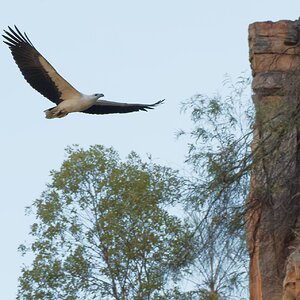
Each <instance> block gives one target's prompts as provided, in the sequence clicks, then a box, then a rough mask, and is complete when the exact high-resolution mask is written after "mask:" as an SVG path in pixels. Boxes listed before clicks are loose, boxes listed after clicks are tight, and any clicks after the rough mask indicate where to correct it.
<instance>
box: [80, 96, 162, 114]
mask: <svg viewBox="0 0 300 300" xmlns="http://www.w3.org/2000/svg"><path fill="white" fill-rule="evenodd" d="M164 101H165V99H163V100H160V101H158V102H156V103H153V104H130V103H121V102H113V101H107V100H99V101H98V102H97V103H96V104H95V105H93V106H91V107H90V108H88V109H86V110H83V111H82V112H83V113H87V114H116V113H119V114H122V113H129V112H134V111H139V110H143V111H147V110H148V109H153V108H154V107H155V106H156V105H159V104H161V103H163V102H164Z"/></svg>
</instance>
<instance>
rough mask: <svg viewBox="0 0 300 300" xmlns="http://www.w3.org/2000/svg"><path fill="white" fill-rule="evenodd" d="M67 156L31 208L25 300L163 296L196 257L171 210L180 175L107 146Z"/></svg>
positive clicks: (20, 295) (178, 192)
mask: <svg viewBox="0 0 300 300" xmlns="http://www.w3.org/2000/svg"><path fill="white" fill-rule="evenodd" d="M67 154H68V157H67V159H66V160H65V161H64V162H63V164H62V166H61V168H60V170H59V171H52V172H51V179H52V180H51V183H50V184H48V185H47V188H46V190H45V191H44V192H43V193H42V195H41V197H40V199H38V200H36V201H35V202H34V203H33V205H32V207H31V208H30V211H31V213H34V214H35V217H36V220H37V221H36V223H34V224H33V225H32V226H31V236H32V238H33V242H32V243H31V244H30V245H29V247H28V246H24V245H22V246H20V250H22V251H23V252H24V253H28V252H29V253H32V255H33V262H32V264H31V265H30V266H27V267H24V268H23V269H22V274H21V276H20V278H19V290H18V299H31V300H32V299H49V300H50V299H55V300H57V299H67V300H72V299H85V300H86V299H119V300H121V299H122V300H125V299H136V300H138V299H141V300H142V299H154V298H157V299H159V295H160V293H162V295H163V292H162V291H163V289H164V285H165V284H166V283H167V282H168V279H170V278H171V277H170V276H171V275H176V274H179V272H180V269H181V268H182V267H184V266H186V265H187V263H188V262H189V260H190V259H191V255H189V253H190V249H191V248H192V245H191V238H190V234H189V232H188V227H187V226H186V225H184V224H183V223H182V221H181V220H180V219H179V218H177V217H175V216H171V215H170V214H169V213H168V212H167V211H166V209H165V208H166V206H167V205H168V204H170V203H172V202H174V201H178V200H179V199H180V197H181V190H182V180H181V178H180V177H179V175H178V173H177V172H176V171H173V170H171V169H170V168H166V167H162V166H159V165H157V164H154V163H152V162H151V161H149V162H147V163H144V162H142V160H141V159H140V158H139V156H138V155H137V154H135V153H131V154H130V155H129V156H128V157H127V159H126V161H125V162H122V161H121V160H120V158H119V156H118V154H117V153H116V151H114V150H113V149H112V148H108V149H107V148H104V147H102V146H93V147H90V148H89V149H88V150H83V149H81V148H77V147H70V148H68V149H67Z"/></svg>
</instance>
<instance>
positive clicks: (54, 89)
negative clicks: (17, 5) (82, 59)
mask: <svg viewBox="0 0 300 300" xmlns="http://www.w3.org/2000/svg"><path fill="white" fill-rule="evenodd" d="M8 29H9V31H6V30H4V32H5V35H2V36H3V37H4V38H5V41H4V43H5V44H7V45H8V46H9V48H10V51H11V53H12V56H13V58H14V60H15V62H16V64H17V65H18V67H19V69H20V70H21V72H22V74H23V76H24V78H25V79H26V81H27V82H28V83H29V84H30V85H31V86H32V87H33V88H34V89H36V90H37V91H38V92H39V93H41V94H42V95H43V96H44V97H46V98H48V99H49V100H50V101H52V102H54V103H55V104H56V106H55V107H52V108H49V109H47V110H45V114H46V118H47V119H53V118H62V117H65V116H66V115H67V114H69V113H71V112H83V113H87V114H112V113H128V112H134V111H139V110H143V111H147V109H152V108H154V107H155V106H156V105H158V104H161V103H163V102H164V100H160V101H158V102H156V103H153V104H133V103H132V104H130V103H120V102H113V101H107V100H102V99H101V100H100V99H99V98H101V97H104V95H103V94H93V95H85V94H82V93H80V92H79V91H78V90H76V89H75V88H74V87H73V86H72V85H71V84H70V83H68V82H67V81H66V80H65V79H64V78H63V77H62V76H60V75H59V74H58V73H57V72H56V70H55V69H54V68H53V67H52V65H51V64H50V63H49V62H48V61H47V60H46V59H45V58H44V57H43V56H42V55H41V54H40V53H39V52H38V51H37V50H36V49H35V47H34V46H33V44H32V42H31V41H30V39H29V38H28V36H27V35H26V33H25V32H24V34H22V33H21V32H20V30H19V29H18V28H17V27H16V26H15V29H12V28H11V27H8Z"/></svg>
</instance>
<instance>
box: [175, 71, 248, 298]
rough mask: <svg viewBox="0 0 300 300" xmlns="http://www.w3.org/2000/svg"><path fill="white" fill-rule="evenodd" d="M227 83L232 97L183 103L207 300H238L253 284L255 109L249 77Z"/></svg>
mask: <svg viewBox="0 0 300 300" xmlns="http://www.w3.org/2000/svg"><path fill="white" fill-rule="evenodd" d="M225 83H226V86H227V87H229V93H228V95H227V96H220V95H216V96H213V97H209V96H206V95H196V96H194V97H192V98H191V99H190V100H189V101H187V102H185V103H183V111H184V112H186V113H187V112H189V113H190V115H191V120H192V122H193V126H194V127H193V129H192V130H191V131H189V132H185V131H181V132H179V136H180V135H185V136H188V137H189V138H190V139H191V143H190V144H189V152H188V155H187V160H186V161H187V163H188V164H189V165H190V166H191V167H192V169H193V171H194V176H193V177H192V178H191V184H190V190H189V192H188V205H187V211H188V212H190V214H191V220H192V221H191V222H192V224H193V227H194V237H195V238H196V240H198V244H197V245H198V248H197V249H198V252H197V255H196V256H197V259H196V260H195V263H194V267H193V268H192V271H191V272H192V274H193V276H192V278H196V279H193V280H194V281H195V291H196V292H197V295H198V296H199V297H200V298H199V299H206V300H208V299H218V300H221V299H229V298H232V299H233V296H234V295H236V294H239V293H242V287H243V286H244V285H245V283H246V279H247V251H246V245H245V227H244V224H245V218H244V217H245V199H246V198H247V194H248V191H249V180H250V170H251V168H252V157H251V149H250V143H251V141H252V133H253V132H252V128H251V127H252V123H253V108H252V107H253V105H252V103H251V97H250V79H249V78H248V77H247V78H246V77H241V78H239V80H238V82H235V83H232V81H231V80H230V78H229V77H228V78H226V82H225ZM191 204H192V209H191ZM196 274H198V276H197V275H196Z"/></svg>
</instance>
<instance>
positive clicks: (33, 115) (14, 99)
mask: <svg viewBox="0 0 300 300" xmlns="http://www.w3.org/2000/svg"><path fill="white" fill-rule="evenodd" d="M299 7H300V3H299V1H296V0H295V1H285V2H282V1H274V0H266V1H264V0H252V1H237V0H236V1H233V0H232V1H230V0H229V1H216V0H211V1H200V0H198V1H196V0H194V1H190V0H185V1H179V0H151V1H142V0H126V1H124V0H123V1H122V0H118V1H116V0H110V1H108V0H107V1H101V0H85V1H75V0H73V1H70V0H69V1H67V0H65V1H62V0H51V1H50V0H48V1H46V0H26V1H23V0H22V1H21V0H20V1H14V0H12V1H5V0H2V1H1V10H0V24H1V26H0V29H1V30H2V29H5V28H6V27H7V26H8V25H14V24H16V25H18V27H19V28H20V29H21V30H22V31H26V33H27V34H28V35H29V37H30V39H31V41H32V42H33V43H34V45H35V46H36V48H37V49H38V50H39V51H40V52H41V53H42V54H43V55H44V56H45V57H46V58H47V59H48V60H49V61H50V63H52V64H53V65H54V67H55V68H56V69H57V70H58V71H59V72H60V74H61V75H63V76H64V77H65V78H66V79H67V80H68V81H69V82H70V83H71V84H73V85H74V86H75V87H76V88H78V89H79V90H80V91H82V92H84V93H87V94H89V93H96V92H99V93H104V94H105V96H106V97H105V98H106V99H109V100H116V101H124V102H127V101H128V102H138V101H140V102H145V103H152V102H155V101H158V100H160V99H163V98H166V103H165V104H164V105H162V106H160V107H157V108H156V109H155V110H153V111H150V112H148V113H143V112H141V113H133V114H127V115H113V116H92V115H85V114H79V113H78V114H71V115H69V116H67V117H66V118H63V119H59V120H58V119H56V120H46V119H45V118H44V113H43V110H45V109H47V108H49V107H51V106H52V103H51V102H50V101H48V100H47V99H45V98H43V97H42V96H41V95H40V94H38V93H37V92H35V91H34V90H33V89H32V88H31V87H30V86H29V85H28V84H27V83H26V82H25V80H24V79H23V77H22V76H21V74H20V72H19V70H18V69H17V67H16V65H15V63H14V62H13V60H12V57H11V55H10V52H9V50H8V48H7V47H6V45H4V44H3V43H1V44H0V57H1V59H0V66H1V67H0V79H1V112H2V116H1V120H0V122H1V125H0V127H1V136H2V139H1V140H2V149H1V155H0V161H1V183H0V184H1V195H2V197H1V202H2V205H1V210H0V233H1V240H2V247H1V248H0V266H1V267H0V286H1V291H0V294H1V296H0V297H1V299H3V300H12V299H15V295H16V290H17V278H18V276H19V274H20V267H21V265H22V263H23V261H24V259H23V258H22V257H21V256H20V254H19V253H18V252H17V247H18V245H19V244H20V243H22V242H23V241H24V240H26V239H28V231H29V224H30V223H31V222H32V220H31V219H30V218H28V217H26V216H25V215H24V208H25V206H28V205H30V204H31V203H32V201H33V200H34V199H36V198H37V197H38V196H39V195H40V194H41V192H42V191H43V189H44V188H45V184H46V182H47V181H48V180H49V171H50V170H51V169H53V168H58V167H59V165H60V164H61V162H62V160H63V159H64V148H65V147H66V146H67V145H71V144H74V143H77V144H79V145H81V146H84V147H88V146H89V145H93V144H103V145H105V146H113V147H114V148H115V149H116V150H118V151H119V152H120V154H121V155H122V156H125V155H126V154H128V152H130V151H131V150H135V151H136V152H138V153H139V154H141V155H142V156H145V155H146V153H150V154H152V156H153V158H154V159H155V161H156V162H158V163H162V164H167V165H169V166H172V167H175V168H182V167H183V160H184V154H185V152H186V145H185V142H184V141H177V140H176V139H175V132H176V130H177V129H179V128H187V127H188V126H189V121H188V118H187V116H184V115H182V114H180V112H179V110H180V102H181V101H184V100H186V99H187V98H189V97H190V96H192V95H194V94H195V93H206V94H211V93H214V92H215V91H217V90H220V89H221V88H222V85H221V82H222V80H223V79H224V74H225V73H228V74H230V75H232V76H233V77H236V76H238V75H239V74H240V73H241V72H243V71H247V70H249V62H248V44H247V38H248V37H247V34H248V33H247V30H248V24H249V23H252V22H254V21H263V20H274V21H275V20H279V19H292V20H294V19H297V18H298V17H299V16H298V15H297V13H298V14H299Z"/></svg>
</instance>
